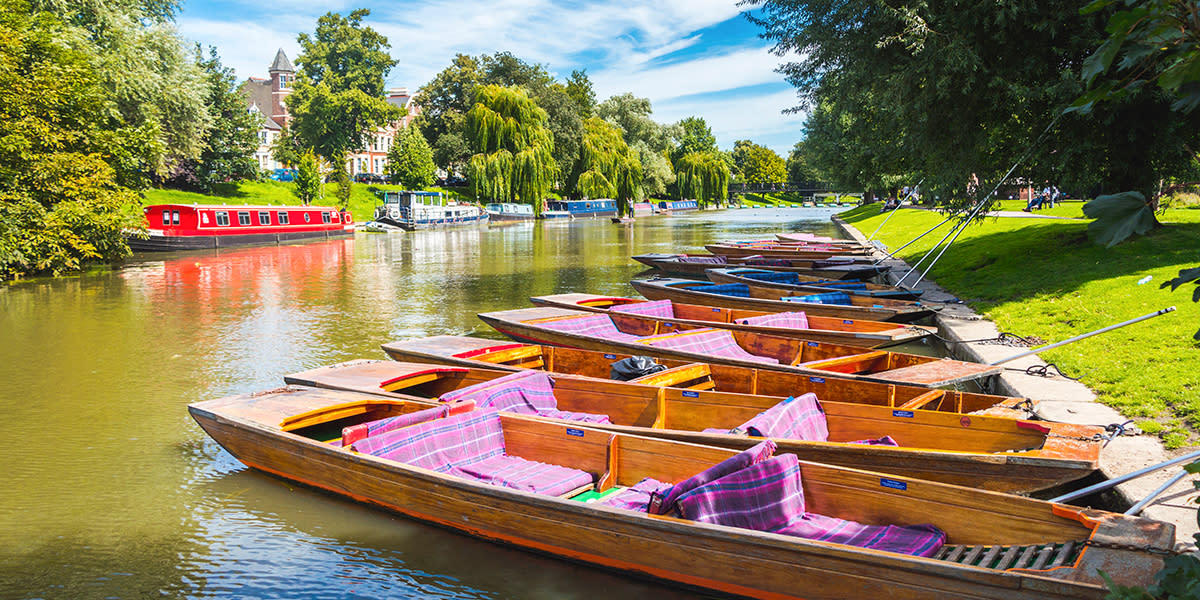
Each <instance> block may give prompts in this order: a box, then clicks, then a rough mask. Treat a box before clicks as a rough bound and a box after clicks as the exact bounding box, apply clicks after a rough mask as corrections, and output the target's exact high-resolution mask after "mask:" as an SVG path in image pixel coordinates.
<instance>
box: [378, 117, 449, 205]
mask: <svg viewBox="0 0 1200 600" xmlns="http://www.w3.org/2000/svg"><path fill="white" fill-rule="evenodd" d="M384 172H385V173H387V175H388V178H390V179H391V181H392V183H396V184H399V185H402V186H404V187H405V188H407V189H410V190H423V189H425V188H426V187H428V186H429V185H431V184H432V183H433V181H434V179H435V177H436V172H437V167H436V166H434V164H433V150H431V149H430V148H429V143H428V142H426V141H425V136H423V135H421V132H420V131H418V130H417V128H416V127H411V126H410V127H405V128H403V129H401V130H400V131H398V132H396V137H395V139H394V140H392V147H391V149H389V150H388V156H387V166H386V167H384Z"/></svg>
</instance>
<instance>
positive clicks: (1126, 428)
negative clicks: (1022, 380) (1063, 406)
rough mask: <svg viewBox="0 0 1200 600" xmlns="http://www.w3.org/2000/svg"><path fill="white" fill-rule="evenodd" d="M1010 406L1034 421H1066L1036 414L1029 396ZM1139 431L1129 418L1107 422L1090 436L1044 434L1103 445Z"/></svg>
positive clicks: (1139, 432) (1136, 433)
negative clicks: (1100, 442)
mask: <svg viewBox="0 0 1200 600" xmlns="http://www.w3.org/2000/svg"><path fill="white" fill-rule="evenodd" d="M1012 408H1013V410H1019V411H1023V412H1025V413H1026V414H1028V415H1029V416H1030V418H1031V419H1032V420H1034V421H1045V422H1047V423H1065V422H1066V421H1055V420H1054V419H1047V418H1046V417H1044V416H1042V415H1041V414H1038V411H1037V409H1036V408H1034V406H1033V400H1030V399H1029V398H1026V399H1024V400H1022V401H1020V402H1018V403H1017V404H1016V405H1014V406H1013V407H1012ZM1141 433H1142V431H1141V430H1140V429H1138V426H1137V425H1134V424H1133V419H1129V420H1127V421H1125V422H1123V423H1109V424H1108V425H1105V426H1104V433H1098V432H1097V433H1094V434H1092V435H1090V436H1084V435H1062V434H1059V433H1048V434H1046V435H1047V437H1053V438H1061V439H1066V440H1078V441H1081V442H1099V441H1103V442H1104V445H1105V446H1107V445H1108V443H1109V442H1111V441H1113V440H1114V439H1116V438H1119V437H1121V436H1123V435H1141Z"/></svg>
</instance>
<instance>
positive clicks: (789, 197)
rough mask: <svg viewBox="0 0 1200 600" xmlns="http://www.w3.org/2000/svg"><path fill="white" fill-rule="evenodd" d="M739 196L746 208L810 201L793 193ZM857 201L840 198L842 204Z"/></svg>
mask: <svg viewBox="0 0 1200 600" xmlns="http://www.w3.org/2000/svg"><path fill="white" fill-rule="evenodd" d="M740 196H741V197H742V206H748V207H762V206H790V205H792V204H795V205H796V206H800V205H802V204H803V203H804V202H809V201H810V200H809V199H808V198H807V197H805V196H801V195H800V194H797V193H794V192H775V193H769V194H757V193H744V194H740ZM826 201H827V202H832V201H833V199H832V198H828V199H827V200H826ZM858 201H859V198H858V197H857V196H843V197H842V202H858Z"/></svg>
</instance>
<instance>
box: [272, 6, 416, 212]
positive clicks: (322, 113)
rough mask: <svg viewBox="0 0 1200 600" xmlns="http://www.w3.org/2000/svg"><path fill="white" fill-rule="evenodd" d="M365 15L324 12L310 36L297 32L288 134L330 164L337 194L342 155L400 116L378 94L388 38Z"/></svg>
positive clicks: (388, 60)
mask: <svg viewBox="0 0 1200 600" xmlns="http://www.w3.org/2000/svg"><path fill="white" fill-rule="evenodd" d="M370 14H371V11H369V10H367V9H358V10H355V11H354V12H351V13H350V14H349V15H348V16H347V17H342V16H341V15H340V14H338V13H333V12H330V13H326V14H325V15H324V16H322V17H321V18H320V19H318V20H317V29H316V31H315V32H314V33H313V35H311V36H310V35H309V34H307V33H302V34H300V37H299V42H300V47H301V49H302V52H301V54H300V56H299V57H297V58H296V64H297V66H298V67H299V72H298V73H297V77H296V84H295V87H294V89H293V91H292V93H291V95H290V96H288V108H289V109H290V110H291V113H292V117H293V120H292V132H293V134H294V135H295V136H296V137H297V138H298V139H299V141H300V144H301V145H302V146H304V147H307V148H312V149H313V151H314V152H315V153H316V154H317V155H318V156H320V157H321V158H324V159H325V160H326V161H328V162H329V164H330V165H332V166H333V169H334V173H335V177H337V178H339V181H341V182H342V183H343V184H344V185H340V186H339V189H338V195H339V197H341V196H342V194H346V198H348V197H349V193H350V177H349V174H346V175H345V177H343V176H342V174H343V173H345V171H346V154H347V153H348V152H351V151H360V150H362V149H363V147H364V145H365V136H364V134H365V133H366V132H369V131H372V130H374V129H375V128H377V127H380V126H382V125H384V124H386V123H388V122H390V121H393V120H395V119H397V118H398V117H399V116H400V115H399V109H397V108H396V107H395V106H392V105H391V104H389V103H388V102H387V101H386V100H385V99H384V97H383V93H384V83H383V81H384V77H385V76H386V75H387V73H388V71H390V70H391V68H392V67H393V66H395V65H396V61H395V60H393V59H392V57H391V55H389V54H388V52H387V49H388V48H389V46H388V42H387V38H386V37H384V36H382V35H380V34H379V33H378V32H376V31H375V30H374V29H372V28H370V27H366V26H364V25H363V24H362V20H363V18H364V17H366V16H368V15H370Z"/></svg>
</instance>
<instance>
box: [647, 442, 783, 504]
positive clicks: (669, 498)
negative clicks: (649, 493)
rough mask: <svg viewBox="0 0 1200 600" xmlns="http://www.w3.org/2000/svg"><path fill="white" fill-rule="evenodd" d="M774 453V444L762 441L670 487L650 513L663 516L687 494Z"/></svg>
mask: <svg viewBox="0 0 1200 600" xmlns="http://www.w3.org/2000/svg"><path fill="white" fill-rule="evenodd" d="M774 453H775V442H773V441H771V440H763V441H762V443H759V444H757V445H755V446H754V447H752V448H748V449H746V450H743V451H741V452H739V453H737V454H735V455H733V456H730V457H729V458H727V459H725V460H723V461H721V462H719V463H717V464H715V465H713V466H711V467H709V468H707V469H705V470H703V471H701V472H699V473H697V474H695V475H692V476H691V477H688V478H687V479H684V480H683V481H680V482H679V483H677V484H675V485H673V486H671V489H670V490H667V491H666V493H665V494H663V496H662V499H661V501H656V502H652V503H651V507H650V512H652V513H654V514H659V515H665V514H667V513H669V512H671V511H672V510H674V509H675V501H676V500H677V499H678V498H679V497H680V496H682V495H683V494H686V493H687V492H689V491H691V490H693V489H696V488H697V487H699V486H702V485H704V484H706V483H708V482H710V481H715V480H717V479H720V478H722V477H724V476H726V475H729V474H730V473H734V472H737V471H740V470H741V469H745V468H746V467H749V466H751V465H754V464H757V463H760V462H762V461H764V460H766V459H767V458H770V456H771V455H772V454H774Z"/></svg>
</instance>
